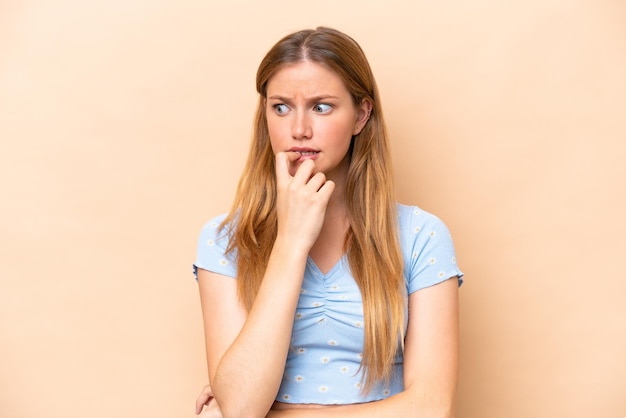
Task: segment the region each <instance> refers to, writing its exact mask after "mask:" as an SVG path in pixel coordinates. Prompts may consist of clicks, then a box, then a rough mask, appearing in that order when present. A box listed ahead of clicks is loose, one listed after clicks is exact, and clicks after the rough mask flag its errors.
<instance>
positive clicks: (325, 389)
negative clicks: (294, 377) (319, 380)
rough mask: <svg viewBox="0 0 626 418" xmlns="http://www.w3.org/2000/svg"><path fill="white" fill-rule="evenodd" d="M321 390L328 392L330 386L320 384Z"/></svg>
mask: <svg viewBox="0 0 626 418" xmlns="http://www.w3.org/2000/svg"><path fill="white" fill-rule="evenodd" d="M319 391H320V392H322V393H326V392H328V386H320V387H319Z"/></svg>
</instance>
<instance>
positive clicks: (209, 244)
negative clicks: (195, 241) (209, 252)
mask: <svg viewBox="0 0 626 418" xmlns="http://www.w3.org/2000/svg"><path fill="white" fill-rule="evenodd" d="M206 245H208V246H212V245H215V241H213V240H212V239H210V240H208V241H207V242H206Z"/></svg>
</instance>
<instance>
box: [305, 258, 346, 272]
mask: <svg viewBox="0 0 626 418" xmlns="http://www.w3.org/2000/svg"><path fill="white" fill-rule="evenodd" d="M345 258H346V254H342V255H341V257H340V258H339V260H337V262H336V263H335V264H334V265H333V266H332V267H331V268H330V270H328V272H326V273H324V272H323V271H322V269H320V268H319V266H318V265H317V263H316V262H315V260H313V257H311V256H310V255H309V256H307V263H308V264H309V266H311V268H312V269H313V270H314V271H315V272H316V273H318V274H319V275H320V276H322V277H323V278H327V277H330V276H332V275H333V274H335V272H336V271H337V270H338V269H339V268H340V267H341V264H342V263H343V261H344V259H345Z"/></svg>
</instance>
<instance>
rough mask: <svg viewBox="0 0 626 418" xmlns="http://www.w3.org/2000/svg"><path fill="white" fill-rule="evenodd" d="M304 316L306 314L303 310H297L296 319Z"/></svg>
mask: <svg viewBox="0 0 626 418" xmlns="http://www.w3.org/2000/svg"><path fill="white" fill-rule="evenodd" d="M302 318H304V314H303V313H302V312H296V320H297V321H299V320H301V319H302Z"/></svg>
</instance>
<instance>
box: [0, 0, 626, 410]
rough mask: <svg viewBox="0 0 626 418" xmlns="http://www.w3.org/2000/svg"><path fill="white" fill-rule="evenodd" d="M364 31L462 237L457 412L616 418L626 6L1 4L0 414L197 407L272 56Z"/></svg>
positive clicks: (402, 143) (445, 213)
mask: <svg viewBox="0 0 626 418" xmlns="http://www.w3.org/2000/svg"><path fill="white" fill-rule="evenodd" d="M320 24H323V25H328V26H334V27H337V28H338V29H341V30H344V31H346V32H347V33H349V34H351V35H352V36H354V37H355V38H356V39H357V40H358V41H359V42H360V43H361V45H362V47H363V48H364V49H365V51H366V53H367V55H368V57H369V58H370V61H371V64H372V66H373V68H374V71H375V73H376V75H377V78H378V82H379V85H380V90H381V93H382V95H383V100H384V101H383V103H384V105H385V109H386V116H387V121H388V125H389V130H390V132H391V134H392V141H393V142H392V145H393V157H394V161H395V170H396V174H397V178H398V195H399V199H400V200H401V201H402V202H405V203H413V204H418V205H420V206H422V207H423V208H424V209H427V210H430V211H432V212H434V213H436V214H438V215H439V216H440V217H441V218H442V219H443V220H444V221H445V222H446V223H447V224H448V226H449V227H450V229H451V230H452V232H453V236H454V238H455V242H456V247H457V251H458V258H459V260H460V264H461V266H462V268H463V270H464V271H465V273H466V284H465V285H464V287H463V288H462V292H461V294H462V300H461V302H462V369H461V375H460V385H459V417H467V418H502V417H511V418H517V417H520V418H522V417H524V418H528V417H550V418H554V417H567V418H578V417H580V418H590V417H606V418H610V417H612V418H622V417H624V416H626V389H625V388H626V361H625V354H626V303H624V294H625V293H626V280H624V278H623V277H622V275H623V272H622V271H621V270H622V268H623V263H624V254H625V253H626V242H625V241H626V239H625V238H624V237H625V236H626V222H625V221H624V218H623V216H624V213H625V212H626V199H625V197H626V185H625V181H626V164H625V163H624V161H625V159H626V125H625V123H624V120H623V119H624V116H626V99H625V97H626V76H625V74H626V5H625V4H624V2H622V1H620V0H613V1H610V0H601V1H598V0H579V1H564V0H529V1H522V0H518V1H517V0H516V1H509V2H501V1H497V0H476V1H458V2H431V1H422V0H419V1H412V2H409V1H406V2H402V1H398V0H385V1H384V2H383V1H375V0H360V1H356V0H354V1H342V2H321V3H312V2H299V3H295V4H294V2H278V3H274V2H247V1H243V0H239V1H229V2H227V1H226V0H222V1H213V0H204V1H200V0H196V1H186V2H174V1H165V0H156V1H155V0H151V1H147V0H132V1H127V0H107V1H104V0H97V1H91V2H84V1H78V0H58V1H55V2H45V1H41V0H30V1H29V0H13V1H11V0H3V1H2V2H0V139H1V150H0V179H1V180H0V182H1V188H0V193H1V196H2V200H1V204H0V237H1V238H0V239H1V247H0V255H1V257H2V259H1V262H0V280H1V284H0V285H1V287H0V416H2V417H3V418H23V417H65V418H74V417H83V416H90V417H95V418H99V417H103V418H104V417H157V418H158V417H163V418H172V417H185V416H189V417H191V416H193V403H194V400H195V396H196V394H197V392H198V391H199V389H200V388H201V386H202V385H203V384H204V383H205V373H206V371H205V364H204V352H203V336H202V328H201V322H200V306H199V301H198V296H197V289H196V284H195V282H194V280H193V277H192V275H191V263H192V262H193V259H194V253H195V244H196V238H197V234H198V232H199V230H200V228H201V226H202V224H203V223H204V222H205V221H206V220H207V219H208V218H209V217H212V216H214V215H216V214H219V213H221V212H224V211H225V210H226V209H227V208H228V207H229V205H230V202H231V199H232V197H233V193H234V188H235V185H236V182H237V179H238V176H239V172H240V170H241V168H242V165H243V163H244V158H245V154H246V150H247V146H248V138H249V133H250V128H251V120H252V113H253V108H254V104H255V99H256V95H255V92H254V75H255V71H256V66H257V64H258V62H259V60H260V59H261V57H262V55H263V54H264V53H265V51H266V50H267V49H268V48H269V47H270V46H271V45H272V44H273V43H274V42H275V41H276V40H277V39H278V38H279V37H281V36H283V35H285V34H287V33H289V32H291V31H293V30H296V29H301V28H305V27H314V26H317V25H320Z"/></svg>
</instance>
